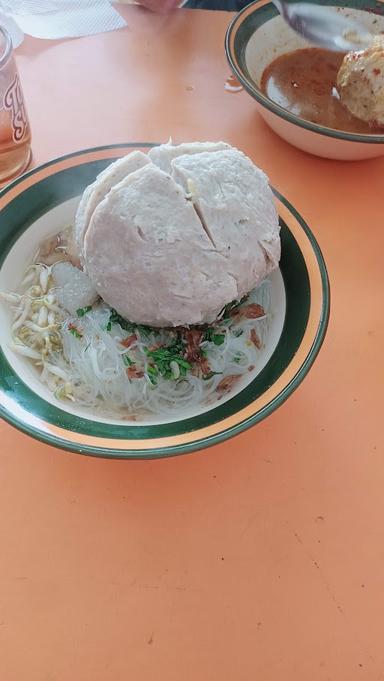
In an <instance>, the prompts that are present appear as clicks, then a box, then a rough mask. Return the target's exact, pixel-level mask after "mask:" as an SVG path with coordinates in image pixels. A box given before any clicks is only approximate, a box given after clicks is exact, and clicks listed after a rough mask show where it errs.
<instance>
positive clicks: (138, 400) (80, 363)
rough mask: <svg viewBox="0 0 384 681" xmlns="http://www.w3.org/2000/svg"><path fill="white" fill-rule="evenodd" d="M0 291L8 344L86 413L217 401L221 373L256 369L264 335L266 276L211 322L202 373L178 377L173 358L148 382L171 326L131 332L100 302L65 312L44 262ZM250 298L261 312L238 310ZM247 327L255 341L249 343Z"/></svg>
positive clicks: (172, 408)
mask: <svg viewBox="0 0 384 681" xmlns="http://www.w3.org/2000/svg"><path fill="white" fill-rule="evenodd" d="M1 296H2V298H3V299H4V300H5V302H7V304H8V305H10V306H11V308H12V309H13V315H14V317H13V321H12V340H13V344H12V348H13V349H14V350H15V351H16V352H18V353H19V354H22V355H24V356H25V357H26V358H28V360H29V361H31V362H32V363H33V364H34V365H35V367H36V370H37V371H39V372H40V379H41V380H42V382H44V383H45V384H46V385H47V386H48V388H49V390H51V391H52V392H54V393H55V396H56V397H57V398H58V399H62V400H71V401H74V402H76V403H77V404H78V405H80V406H82V407H85V408H87V409H90V410H92V413H95V412H96V413H99V414H100V415H104V416H105V415H112V416H115V417H118V418H128V419H129V418H131V419H134V420H137V419H138V418H140V417H142V416H145V415H148V414H153V415H161V416H167V415H172V414H175V413H178V414H182V413H183V412H185V413H187V412H190V411H191V409H194V408H196V407H198V406H199V405H202V404H210V403H213V402H216V401H217V400H218V399H220V396H221V395H220V388H219V390H218V387H219V385H220V382H222V381H223V379H224V378H225V377H240V376H243V375H245V374H246V373H247V372H248V371H249V370H250V369H252V368H253V367H257V363H258V358H259V353H260V347H262V346H263V345H264V344H265V341H266V337H267V334H268V325H269V323H268V318H269V315H270V282H269V280H268V279H267V280H265V281H264V282H263V283H262V284H261V285H260V286H259V287H258V288H257V289H255V290H254V291H252V292H251V293H250V294H249V297H248V299H247V301H246V302H245V303H243V305H240V307H239V308H238V313H237V314H234V315H233V316H231V315H229V317H228V318H222V319H221V320H220V321H219V322H217V323H216V324H215V325H213V329H214V330H213V332H214V333H215V334H220V335H221V338H220V343H221V344H217V345H215V343H214V342H212V341H210V340H202V341H201V342H200V345H199V347H200V349H201V350H202V351H203V354H204V356H205V360H204V361H206V362H207V365H209V370H210V372H209V373H208V374H207V375H205V376H204V374H202V373H201V372H200V373H199V370H198V369H197V370H195V369H193V370H192V371H190V370H188V371H186V373H185V375H182V372H181V371H180V366H179V364H178V363H177V362H171V366H170V368H171V373H170V377H167V378H165V377H164V376H162V375H157V377H156V380H155V381H154V380H153V377H151V368H152V370H153V364H152V363H151V359H150V357H149V355H148V352H149V349H150V348H152V347H155V348H156V347H159V346H169V345H170V344H171V343H172V342H174V341H175V338H176V337H177V330H175V329H173V330H170V329H143V328H142V327H137V328H136V329H135V331H134V333H133V334H131V335H130V333H129V332H127V331H126V330H124V329H123V328H122V327H121V326H120V324H119V323H113V324H110V323H109V321H110V317H111V308H110V307H108V305H106V304H105V303H104V302H102V301H101V302H99V303H97V304H95V305H94V306H93V307H92V309H90V310H89V311H88V310H87V311H86V313H84V314H82V315H81V316H80V317H79V316H77V317H72V316H68V313H67V312H66V311H65V310H64V309H63V308H61V307H60V306H59V305H58V303H57V300H56V296H55V287H54V282H53V278H52V275H51V266H50V265H49V266H47V265H45V264H39V263H34V264H33V265H31V266H30V267H29V268H28V269H27V271H26V273H25V275H24V278H23V282H22V284H21V289H20V291H19V292H17V293H4V294H1ZM254 303H257V304H259V305H260V306H261V307H262V308H263V310H264V311H265V315H264V316H260V317H259V318H256V319H254V318H247V316H246V314H245V313H244V314H242V310H243V309H244V310H246V308H247V307H249V305H252V304H254ZM211 326H212V325H211ZM252 330H254V332H253V333H255V334H256V336H254V338H255V337H256V338H257V345H256V344H255V342H252V339H251V332H252ZM222 336H224V338H223V337H222ZM203 338H204V336H203ZM124 344H125V345H124ZM128 346H129V347H128ZM257 346H258V347H257ZM132 367H133V368H132ZM135 373H137V376H135ZM229 382H230V381H229Z"/></svg>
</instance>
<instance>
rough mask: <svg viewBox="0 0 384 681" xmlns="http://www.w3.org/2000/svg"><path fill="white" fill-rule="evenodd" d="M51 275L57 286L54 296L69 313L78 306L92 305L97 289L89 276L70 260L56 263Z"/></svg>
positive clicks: (72, 312)
mask: <svg viewBox="0 0 384 681" xmlns="http://www.w3.org/2000/svg"><path fill="white" fill-rule="evenodd" d="M52 276H53V279H54V281H55V284H56V286H57V289H56V291H55V295H56V298H57V300H58V302H59V304H60V305H62V306H63V307H64V308H65V309H66V310H68V312H70V313H71V314H76V310H78V309H79V308H80V307H87V305H93V303H94V302H95V301H96V300H97V298H98V295H97V291H96V289H95V288H94V287H93V285H92V283H91V280H90V279H89V277H88V276H87V275H86V274H85V272H82V271H81V270H79V269H77V267H74V266H73V265H71V263H70V262H58V263H56V265H54V267H53V270H52Z"/></svg>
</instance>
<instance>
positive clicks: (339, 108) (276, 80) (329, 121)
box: [261, 47, 384, 135]
mask: <svg viewBox="0 0 384 681" xmlns="http://www.w3.org/2000/svg"><path fill="white" fill-rule="evenodd" d="M343 57H344V55H343V54H341V53H340V52H331V51H329V50H323V49H320V48H317V47H309V48H304V49H300V50H295V51H294V52H288V53H287V54H283V55H282V56H281V57H277V59H275V60H274V61H273V62H271V64H269V65H268V66H267V68H266V69H265V71H264V73H263V75H262V78H261V89H262V91H263V92H264V94H266V95H267V97H269V99H271V100H272V101H273V102H276V104H280V106H282V107H283V108H284V109H286V110H287V111H290V112H291V113H293V114H296V115H297V116H300V118H304V119H305V120H307V121H310V122H311V123H318V124H320V125H324V126H326V127H327V128H334V129H336V130H344V131H345V132H355V133H360V134H371V135H372V134H375V133H376V134H380V133H381V134H383V133H384V128H377V127H376V128H372V127H370V126H369V125H368V123H364V122H363V121H360V120H359V119H358V118H355V116H352V114H350V113H349V111H348V109H346V107H345V106H344V105H343V104H342V103H341V102H340V99H339V95H338V93H337V90H336V80H337V74H338V71H339V68H340V66H341V62H342V61H343Z"/></svg>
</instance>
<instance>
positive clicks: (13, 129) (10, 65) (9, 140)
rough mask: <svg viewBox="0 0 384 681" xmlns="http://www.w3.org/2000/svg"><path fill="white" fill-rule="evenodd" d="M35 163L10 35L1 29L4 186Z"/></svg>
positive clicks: (0, 176)
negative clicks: (30, 163)
mask: <svg viewBox="0 0 384 681" xmlns="http://www.w3.org/2000/svg"><path fill="white" fill-rule="evenodd" d="M30 159H31V129H30V126H29V121H28V116H27V111H26V108H25V104H24V97H23V93H22V90H21V85H20V79H19V74H18V72H17V68H16V64H15V59H14V56H13V50H12V41H11V38H10V35H9V33H8V32H7V31H6V30H5V28H2V27H1V26H0V186H1V185H3V184H5V182H7V181H8V180H10V179H11V178H12V177H15V176H17V175H20V173H22V172H23V170H25V169H26V167H27V166H28V164H29V162H30Z"/></svg>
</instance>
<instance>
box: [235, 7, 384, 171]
mask: <svg viewBox="0 0 384 681" xmlns="http://www.w3.org/2000/svg"><path fill="white" fill-rule="evenodd" d="M321 4H328V3H321ZM329 4H330V6H331V7H334V10H335V12H343V13H345V14H346V15H348V16H350V17H352V18H356V19H357V20H358V21H359V22H360V23H362V24H364V25H365V26H366V27H367V28H368V29H369V30H370V31H371V33H375V34H379V33H381V32H384V16H381V15H380V14H379V12H381V9H378V5H377V3H376V2H374V1H373V0H349V1H347V2H340V4H338V3H337V2H336V1H335V0H332V2H331V3H329ZM308 46H309V43H308V42H306V41H305V40H303V39H302V38H300V36H298V35H297V34H296V33H295V32H294V31H292V29H291V28H289V26H288V25H287V24H286V23H285V22H284V21H283V19H282V18H281V17H280V15H279V14H278V12H277V10H276V8H275V7H274V5H272V4H271V3H270V2H268V0H256V1H255V2H252V3H251V4H250V5H248V6H247V7H245V9H243V10H242V11H241V12H239V14H237V15H236V16H235V18H234V19H233V21H232V22H231V24H230V25H229V27H228V31H227V35H226V41H225V49H226V53H227V58H228V61H229V64H230V66H231V68H232V71H233V72H234V74H235V76H236V77H237V78H238V80H239V81H240V82H241V84H242V85H243V87H244V89H245V90H246V91H247V92H248V93H249V94H250V95H251V96H252V97H253V98H254V99H255V100H256V106H257V108H258V110H259V112H260V114H261V115H262V117H263V118H264V120H265V122H266V123H267V124H268V125H269V127H270V128H272V130H274V131H275V132H276V133H277V134H278V135H280V137H282V138H283V139H285V140H286V141H287V142H289V143H290V144H293V146H295V147H298V149H302V150H303V151H306V152H308V153H310V154H315V155H316V156H322V157H323V158H332V159H336V160H339V161H355V160H361V159H366V158H374V157H376V156H381V155H382V154H384V135H369V134H368V135H365V134H364V135H362V134H357V133H351V132H343V131H341V130H334V129H332V128H327V127H325V126H322V125H319V124H317V123H311V122H310V121H306V120H304V119H303V118H300V117H299V116H296V115H295V114H293V113H290V112H289V111H287V110H286V109H284V108H283V107H282V106H280V105H279V104H276V103H275V102H273V101H272V100H271V99H269V97H267V96H266V95H265V94H264V93H263V92H262V91H261V89H260V82H261V77H262V74H263V72H264V69H265V68H266V67H267V66H268V64H270V63H271V62H272V61H273V60H274V59H276V57H280V56H281V55H283V54H286V53H287V52H292V51H293V50H297V49H300V48H303V47H308Z"/></svg>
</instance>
